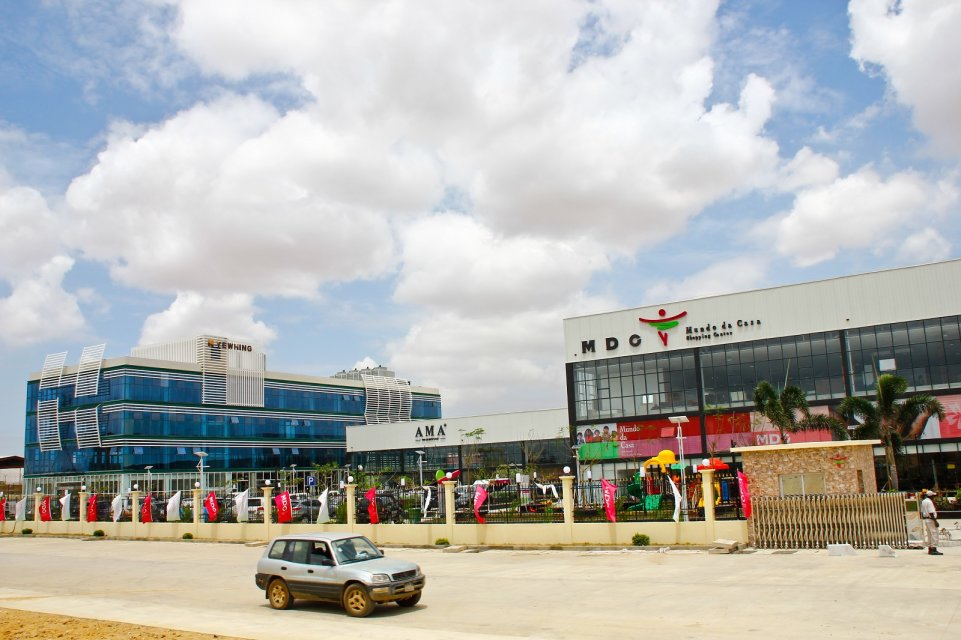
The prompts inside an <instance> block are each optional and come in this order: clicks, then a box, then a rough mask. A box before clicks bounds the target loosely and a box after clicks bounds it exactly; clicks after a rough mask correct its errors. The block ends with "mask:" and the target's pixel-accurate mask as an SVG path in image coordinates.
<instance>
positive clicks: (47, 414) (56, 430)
mask: <svg viewBox="0 0 961 640" xmlns="http://www.w3.org/2000/svg"><path fill="white" fill-rule="evenodd" d="M59 407H60V399H59V398H58V399H55V400H40V401H39V402H37V440H39V441H40V450H41V451H60V450H62V449H63V445H61V444H60V408H59Z"/></svg>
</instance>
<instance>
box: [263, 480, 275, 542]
mask: <svg viewBox="0 0 961 640" xmlns="http://www.w3.org/2000/svg"><path fill="white" fill-rule="evenodd" d="M273 493H274V488H273V487H270V486H267V487H264V527H265V528H266V529H267V539H268V540H270V525H271V524H273V520H274V501H273V497H272V496H273Z"/></svg>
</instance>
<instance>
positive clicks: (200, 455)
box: [194, 451, 207, 495]
mask: <svg viewBox="0 0 961 640" xmlns="http://www.w3.org/2000/svg"><path fill="white" fill-rule="evenodd" d="M194 455H195V456H197V457H198V458H200V464H199V465H198V467H199V468H200V493H201V495H203V492H204V458H206V457H207V452H206V451H194Z"/></svg>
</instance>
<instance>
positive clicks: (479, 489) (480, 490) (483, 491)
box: [474, 484, 487, 524]
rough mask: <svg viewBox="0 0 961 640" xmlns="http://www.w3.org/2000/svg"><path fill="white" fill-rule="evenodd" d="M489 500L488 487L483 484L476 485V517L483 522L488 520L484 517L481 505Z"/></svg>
mask: <svg viewBox="0 0 961 640" xmlns="http://www.w3.org/2000/svg"><path fill="white" fill-rule="evenodd" d="M486 500H487V487H485V486H484V485H482V484H479V485H476V486H475V487H474V517H475V518H477V521H478V522H479V523H481V524H484V523H485V522H487V521H486V520H484V517H483V516H482V515H481V514H480V508H481V505H482V504H484V502H485V501H486Z"/></svg>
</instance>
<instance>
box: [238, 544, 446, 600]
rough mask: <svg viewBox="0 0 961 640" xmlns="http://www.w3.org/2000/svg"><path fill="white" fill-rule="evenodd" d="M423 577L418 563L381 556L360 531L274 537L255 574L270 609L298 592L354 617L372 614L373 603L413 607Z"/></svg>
mask: <svg viewBox="0 0 961 640" xmlns="http://www.w3.org/2000/svg"><path fill="white" fill-rule="evenodd" d="M426 581H427V579H426V577H425V576H424V574H423V572H421V569H420V567H419V566H418V565H417V564H415V563H413V562H408V561H406V560H400V559H394V558H386V557H384V553H383V552H382V551H381V550H379V549H378V548H377V547H376V546H374V543H372V542H371V541H370V540H368V539H367V538H366V537H364V536H358V535H354V534H351V533H334V532H327V533H309V534H302V535H287V536H281V537H279V538H276V539H274V540H273V541H271V543H270V544H269V545H267V549H266V550H265V551H264V555H263V556H261V558H260V560H259V561H258V562H257V573H256V576H255V582H256V584H257V586H258V587H259V588H261V589H263V590H264V597H266V598H267V601H268V602H269V603H270V606H271V607H273V608H274V609H288V608H290V606H291V605H292V604H293V603H294V600H295V599H296V598H305V599H315V600H326V601H330V602H339V603H340V604H341V605H342V606H343V607H344V610H345V611H346V612H347V615H349V616H352V617H355V618H362V617H365V616H368V615H370V614H371V613H372V612H373V611H374V607H375V605H376V604H382V603H388V602H396V603H397V604H398V605H400V606H402V607H413V606H414V605H416V604H417V603H418V602H420V597H421V594H422V593H423V590H424V585H425V584H426Z"/></svg>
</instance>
